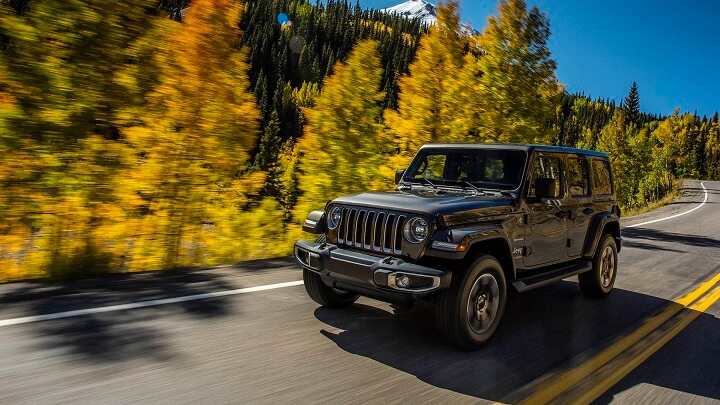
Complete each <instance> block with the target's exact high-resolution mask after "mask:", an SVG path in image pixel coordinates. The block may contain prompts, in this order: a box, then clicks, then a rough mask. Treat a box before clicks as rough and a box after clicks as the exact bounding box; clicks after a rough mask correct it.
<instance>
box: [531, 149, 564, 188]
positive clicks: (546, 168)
mask: <svg viewBox="0 0 720 405" xmlns="http://www.w3.org/2000/svg"><path fill="white" fill-rule="evenodd" d="M560 173H561V172H560V159H557V158H554V157H545V156H540V157H538V158H537V159H535V167H534V168H533V181H532V182H531V183H530V192H529V193H528V195H529V196H530V197H535V186H536V184H542V185H543V186H545V187H548V189H549V190H550V191H551V194H553V196H554V197H555V198H558V197H561V196H562V187H561V184H562V183H561V178H560ZM548 183H551V184H548Z"/></svg>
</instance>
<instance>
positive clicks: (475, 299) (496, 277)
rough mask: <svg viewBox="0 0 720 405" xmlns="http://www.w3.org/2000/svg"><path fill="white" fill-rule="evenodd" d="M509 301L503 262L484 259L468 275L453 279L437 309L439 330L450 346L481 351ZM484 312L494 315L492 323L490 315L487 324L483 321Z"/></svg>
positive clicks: (495, 328)
mask: <svg viewBox="0 0 720 405" xmlns="http://www.w3.org/2000/svg"><path fill="white" fill-rule="evenodd" d="M491 285H494V286H495V289H494V290H493V288H492V286H491ZM476 287H477V288H476ZM485 288H486V290H483V289H485ZM471 294H472V296H471ZM483 294H485V295H483ZM506 300H507V286H506V282H505V275H504V273H503V269H502V266H501V265H500V262H499V261H498V260H497V259H496V258H495V257H493V256H490V255H482V256H480V257H478V258H477V259H476V260H475V261H473V262H472V264H471V265H470V266H469V267H468V269H467V271H466V272H465V273H458V274H457V277H456V276H455V275H453V277H452V279H451V282H450V288H448V289H447V290H445V291H443V292H442V293H440V294H439V296H438V298H437V301H436V305H437V306H436V308H435V316H436V321H437V326H438V329H439V330H440V332H441V333H442V334H443V336H444V337H445V339H446V340H447V341H448V342H450V343H451V344H453V345H455V346H457V347H459V348H461V349H464V350H476V349H479V348H480V347H482V346H483V345H485V344H486V343H487V342H488V341H489V340H490V338H492V336H493V335H494V334H495V331H496V330H497V327H498V324H499V323H500V320H501V319H502V315H503V313H504V312H505V303H506ZM481 303H482V304H484V305H482V304H481ZM480 305H482V307H481V306H480ZM481 308H486V309H487V310H491V311H492V312H493V315H492V319H490V316H489V315H488V318H486V319H488V320H487V321H486V323H485V324H483V322H482V321H480V320H479V318H481V317H482V313H483V311H482V310H481ZM487 314H489V311H488V312H487ZM478 325H479V327H478ZM478 329H479V330H478Z"/></svg>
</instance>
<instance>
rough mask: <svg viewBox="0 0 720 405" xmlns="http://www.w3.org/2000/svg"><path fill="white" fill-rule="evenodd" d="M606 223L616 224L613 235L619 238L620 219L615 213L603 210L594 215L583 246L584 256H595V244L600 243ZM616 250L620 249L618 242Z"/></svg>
mask: <svg viewBox="0 0 720 405" xmlns="http://www.w3.org/2000/svg"><path fill="white" fill-rule="evenodd" d="M608 225H610V226H617V235H615V237H616V238H618V239H619V238H620V219H619V218H618V217H617V215H615V214H614V213H612V212H603V213H600V214H598V215H596V216H595V218H594V219H593V223H592V225H591V226H590V231H589V232H588V235H587V238H586V239H585V246H584V247H583V256H584V257H587V258H592V257H593V256H595V249H597V245H598V243H600V237H601V236H602V234H603V232H604V231H605V228H606V227H607V226H608ZM618 251H620V245H619V244H618Z"/></svg>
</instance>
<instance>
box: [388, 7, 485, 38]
mask: <svg viewBox="0 0 720 405" xmlns="http://www.w3.org/2000/svg"><path fill="white" fill-rule="evenodd" d="M382 11H384V12H386V13H388V14H397V15H401V16H403V17H406V18H408V19H413V18H417V19H419V20H420V21H421V22H423V23H424V24H425V25H427V26H430V25H435V24H437V7H435V5H434V4H432V3H428V2H427V1H425V0H408V1H406V2H404V3H400V4H398V5H396V6H392V7H388V8H385V9H383V10H382ZM460 33H461V34H463V35H478V34H480V32H479V31H477V30H475V29H473V28H472V27H471V26H470V25H469V24H460Z"/></svg>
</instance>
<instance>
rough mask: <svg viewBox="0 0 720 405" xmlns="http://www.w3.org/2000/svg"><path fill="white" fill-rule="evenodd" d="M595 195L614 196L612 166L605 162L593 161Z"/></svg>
mask: <svg viewBox="0 0 720 405" xmlns="http://www.w3.org/2000/svg"><path fill="white" fill-rule="evenodd" d="M592 173H593V185H594V186H595V192H594V194H596V195H597V194H612V192H613V190H612V181H611V180H610V165H609V164H608V162H606V161H604V160H593V161H592Z"/></svg>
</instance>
